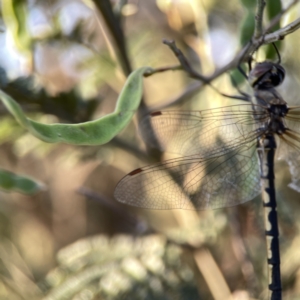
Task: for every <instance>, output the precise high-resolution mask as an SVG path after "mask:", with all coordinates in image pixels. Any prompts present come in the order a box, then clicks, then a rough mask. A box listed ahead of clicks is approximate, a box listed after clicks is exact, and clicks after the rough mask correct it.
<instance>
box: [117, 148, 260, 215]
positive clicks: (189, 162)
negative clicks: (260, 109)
mask: <svg viewBox="0 0 300 300" xmlns="http://www.w3.org/2000/svg"><path fill="white" fill-rule="evenodd" d="M255 146H256V143H253V144H252V145H249V144H248V145H247V146H246V145H243V146H240V147H238V148H234V149H231V150H228V151H227V152H226V153H225V154H222V155H218V154H215V155H212V156H210V157H208V158H204V159H203V158H201V157H199V156H198V155H193V156H187V157H180V158H176V159H171V160H167V161H165V162H162V163H159V164H155V165H151V166H148V167H144V168H140V169H137V170H134V171H132V172H131V173H129V174H128V175H127V176H126V177H124V178H123V179H122V180H121V181H120V182H119V184H118V186H117V188H116V190H115V196H116V198H117V199H118V200H119V201H120V202H123V203H126V204H129V205H133V206H137V207H142V208H149V209H197V210H203V209H215V208H220V207H227V206H233V205H237V204H240V203H243V202H246V201H248V200H251V199H253V198H254V197H255V196H256V195H258V194H259V193H260V175H259V164H258V161H257V155H256V147H255Z"/></svg>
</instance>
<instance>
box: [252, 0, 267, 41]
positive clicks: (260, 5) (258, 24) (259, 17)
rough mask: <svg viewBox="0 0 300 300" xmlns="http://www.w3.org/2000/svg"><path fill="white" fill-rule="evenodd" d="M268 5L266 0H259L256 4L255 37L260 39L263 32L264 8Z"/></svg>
mask: <svg viewBox="0 0 300 300" xmlns="http://www.w3.org/2000/svg"><path fill="white" fill-rule="evenodd" d="M265 6H266V2H265V0H257V4H256V7H257V9H256V15H255V31H254V38H255V39H258V38H259V37H261V35H262V32H263V14H264V8H265Z"/></svg>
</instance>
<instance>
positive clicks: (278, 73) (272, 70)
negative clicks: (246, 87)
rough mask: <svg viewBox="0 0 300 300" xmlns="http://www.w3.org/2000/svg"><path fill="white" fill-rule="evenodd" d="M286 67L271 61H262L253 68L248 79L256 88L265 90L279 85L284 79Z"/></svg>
mask: <svg viewBox="0 0 300 300" xmlns="http://www.w3.org/2000/svg"><path fill="white" fill-rule="evenodd" d="M284 76H285V70H284V68H283V67H282V66H281V65H279V64H277V63H273V62H270V61H265V62H261V63H258V64H256V65H255V67H254V68H253V69H252V70H251V72H250V74H249V77H248V80H249V83H250V84H251V86H252V87H253V88H254V89H258V90H265V89H270V88H274V87H276V86H278V85H279V84H281V83H282V82H283V80H284Z"/></svg>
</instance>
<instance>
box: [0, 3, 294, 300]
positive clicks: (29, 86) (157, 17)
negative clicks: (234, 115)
mask: <svg viewBox="0 0 300 300" xmlns="http://www.w3.org/2000/svg"><path fill="white" fill-rule="evenodd" d="M270 2H272V1H267V3H268V6H267V10H266V12H265V24H268V21H269V20H270V19H272V18H273V17H274V16H275V15H276V14H277V13H278V12H280V10H281V9H282V8H284V7H286V6H287V5H288V4H289V1H283V3H282V4H281V2H280V1H273V2H272V5H269V3H270ZM255 3H256V2H255V1H246V0H243V1H240V0H230V1H221V0H147V1H145V0H144V1H142V0H128V1H126V0H115V1H113V0H112V1H109V0H98V1H96V0H95V1H89V0H86V1H84V0H82V1H79V0H62V1H59V0H57V1H34V0H28V1H24V0H23V1H22V0H19V1H4V0H2V1H1V8H2V10H1V23H0V45H1V47H0V85H1V89H2V90H3V91H5V92H6V93H8V94H9V95H11V96H12V97H13V98H14V99H15V100H16V101H17V102H18V103H19V104H20V105H21V106H22V108H23V110H24V111H25V113H26V115H27V116H29V117H30V118H32V119H34V120H37V121H39V122H42V123H49V124H50V123H57V122H61V123H78V122H85V121H88V120H94V119H97V118H99V117H101V116H104V115H106V114H108V113H110V112H112V111H113V110H114V107H115V104H116V100H117V97H118V94H119V93H120V91H121V88H122V86H123V84H124V82H125V80H126V77H127V75H128V74H129V73H130V71H131V70H133V69H136V68H138V67H141V66H150V67H153V68H159V67H165V66H172V65H176V64H178V62H177V60H176V57H175V56H174V55H173V53H172V52H171V51H170V50H169V48H168V47H167V46H165V45H163V44H162V39H163V38H167V39H174V40H175V41H176V43H177V46H178V47H179V48H180V49H181V50H182V51H183V52H184V54H185V55H186V57H187V58H188V60H189V61H190V63H191V65H192V66H193V67H194V68H195V69H196V70H197V71H199V72H200V73H202V74H204V75H211V74H213V72H214V71H215V70H217V69H219V68H221V67H222V66H224V65H226V64H227V63H229V62H230V60H232V59H233V58H234V57H235V55H236V54H237V52H238V50H239V49H241V48H242V46H243V45H245V43H246V42H247V41H248V40H249V39H250V38H251V36H252V33H253V22H254V12H255ZM282 5H283V6H282ZM299 12H300V6H299V5H294V6H293V7H292V8H291V9H290V10H289V11H288V12H287V13H286V14H284V16H283V17H282V18H281V21H280V23H279V24H278V25H277V28H280V27H283V26H284V25H286V24H288V23H289V22H291V21H293V20H295V19H296V17H297V16H298V15H299ZM273 29H274V30H275V29H276V26H275V27H274V28H273ZM299 41H300V36H299V33H298V32H296V33H293V34H291V35H289V36H287V37H286V38H285V39H284V40H283V41H281V42H280V43H278V48H279V49H280V53H281V56H282V64H283V66H284V67H285V68H286V70H287V78H286V81H285V83H284V84H283V86H282V87H281V89H280V92H281V93H282V95H283V96H284V98H285V99H286V101H287V102H288V103H289V104H290V105H296V104H297V103H299V101H300V99H299V72H300V64H299V53H298V51H297V50H298V49H299V46H300V45H299ZM271 48H272V47H268V46H263V47H262V48H261V49H260V50H259V53H258V58H257V59H258V60H259V61H261V60H264V59H265V58H266V57H269V58H273V59H274V60H276V59H277V58H276V56H274V53H272V49H271ZM231 73H232V74H233V75H234V74H235V70H232V72H231ZM195 84H196V85H197V82H195V81H194V80H192V79H190V78H189V77H188V76H187V75H186V74H185V73H184V72H181V71H170V72H164V73H159V74H155V75H153V76H151V77H148V78H146V79H145V80H144V89H145V92H144V98H143V106H147V107H148V109H149V110H151V109H153V108H157V107H165V109H167V108H170V109H192V110H196V109H204V108H212V107H219V106H225V105H230V104H238V103H239V102H238V101H237V100H232V99H228V98H224V97H221V96H220V94H218V93H217V92H216V91H214V90H213V89H211V88H209V87H203V88H202V89H198V90H197V89H196V88H195ZM213 85H214V87H216V88H217V89H218V90H219V91H221V92H222V93H227V94H230V95H235V94H237V91H236V89H235V88H234V87H233V85H232V83H231V80H230V76H229V74H228V73H226V74H223V75H222V76H219V77H218V78H216V79H215V80H214V81H213ZM242 88H243V89H244V90H245V91H249V88H248V87H247V85H242ZM0 116H1V117H0V168H1V169H5V170H9V171H12V172H14V173H16V174H20V175H24V176H29V177H31V178H33V179H35V180H38V181H40V182H42V183H43V184H45V186H46V189H45V190H43V191H41V192H39V193H36V194H34V195H25V194H22V193H17V192H8V191H5V190H2V191H0V239H1V243H0V299H9V300H14V299H48V300H49V299H74V300H75V299H76V300H79V299H82V300H83V299H84V300H87V299H189V300H190V299H205V300H210V299H216V300H219V299H220V300H224V299H241V300H244V299H245V300H246V299H266V295H267V285H268V280H267V263H266V246H265V237H264V226H263V211H262V205H261V199H260V197H257V198H256V199H255V200H254V201H250V202H248V203H246V204H243V205H239V206H237V207H233V208H230V209H221V210H216V211H203V212H200V213H198V212H194V211H159V212H157V211H151V210H142V209H135V208H132V207H128V206H125V205H122V204H120V203H118V202H117V201H116V200H115V199H114V197H113V192H114V188H115V186H116V184H117V183H118V181H119V180H120V179H121V178H122V177H123V176H125V175H126V174H127V173H129V172H130V171H132V170H133V169H135V168H138V167H141V166H144V165H147V164H150V163H153V162H154V161H157V160H158V155H157V153H152V154H151V153H147V151H146V147H145V145H144V144H143V142H142V140H141V138H140V137H139V135H138V132H137V128H136V124H137V119H134V120H133V122H131V123H130V125H129V126H128V127H127V128H126V129H125V130H124V131H123V132H122V133H121V134H119V135H118V136H117V137H116V138H114V139H113V140H112V141H111V142H109V143H108V144H106V145H102V146H71V145H66V144H47V143H45V142H42V141H40V140H38V139H37V138H35V137H33V136H32V135H30V134H29V133H27V132H26V131H25V130H24V129H22V128H21V127H20V126H19V125H18V123H16V121H15V120H14V119H13V117H12V116H11V115H10V114H9V113H8V112H7V110H6V109H5V108H4V106H3V105H2V104H1V103H0ZM276 168H277V170H279V172H278V175H277V177H276V180H277V186H278V202H279V204H278V206H279V208H278V211H279V224H280V225H279V226H280V232H281V238H280V239H281V240H280V241H281V251H282V281H283V289H284V295H285V297H284V299H289V300H292V299H300V269H299V265H300V253H299V249H300V235H299V226H300V219H299V217H298V214H299V213H300V203H299V198H300V196H299V194H298V193H297V192H296V191H293V190H292V189H290V188H289V187H288V184H289V183H290V182H291V177H290V175H289V170H288V165H287V164H286V163H285V162H284V161H283V160H280V161H279V162H278V164H277V166H276Z"/></svg>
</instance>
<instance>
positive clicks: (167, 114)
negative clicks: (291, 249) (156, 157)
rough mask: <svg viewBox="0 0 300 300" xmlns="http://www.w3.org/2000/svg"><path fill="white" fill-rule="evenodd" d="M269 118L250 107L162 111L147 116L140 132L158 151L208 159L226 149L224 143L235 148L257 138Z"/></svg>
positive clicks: (142, 122) (246, 105) (262, 112)
mask: <svg viewBox="0 0 300 300" xmlns="http://www.w3.org/2000/svg"><path fill="white" fill-rule="evenodd" d="M260 109H261V107H260ZM253 114H256V118H255V120H254V118H253ZM267 118H268V113H267V112H266V111H265V110H263V111H262V110H260V112H253V106H252V105H250V104H245V105H233V106H227V107H223V108H216V109H208V110H202V111H159V112H155V113H152V114H150V115H147V116H146V117H144V118H143V119H142V120H141V122H140V124H139V129H140V133H141V136H142V138H143V139H144V141H145V142H146V143H148V144H149V145H150V146H152V147H154V148H158V149H160V150H162V151H168V152H172V153H178V154H182V155H194V154H200V155H202V156H207V155H210V154H211V151H212V149H223V145H224V144H226V145H228V144H231V145H232V146H234V145H239V144H241V143H244V142H245V141H246V140H249V139H254V138H255V136H256V135H257V131H256V130H257V129H258V128H259V127H260V126H261V124H262V123H263V122H265V121H266V120H267ZM222 151H223V150H222Z"/></svg>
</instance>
